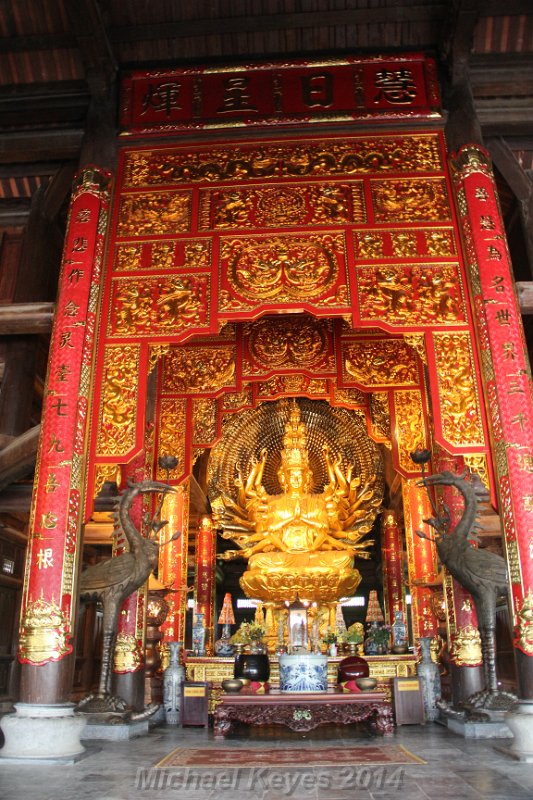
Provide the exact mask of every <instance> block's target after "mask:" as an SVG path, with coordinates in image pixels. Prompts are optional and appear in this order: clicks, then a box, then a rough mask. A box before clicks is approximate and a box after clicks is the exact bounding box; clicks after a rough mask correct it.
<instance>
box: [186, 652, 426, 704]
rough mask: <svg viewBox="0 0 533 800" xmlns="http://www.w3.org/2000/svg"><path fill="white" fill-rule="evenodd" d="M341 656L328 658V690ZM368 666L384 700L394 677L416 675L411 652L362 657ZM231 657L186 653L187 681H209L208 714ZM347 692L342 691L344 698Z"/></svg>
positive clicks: (274, 673)
mask: <svg viewBox="0 0 533 800" xmlns="http://www.w3.org/2000/svg"><path fill="white" fill-rule="evenodd" d="M269 658H270V681H269V682H270V685H271V686H272V687H273V688H277V687H279V661H278V658H277V656H274V655H271V656H269ZM343 658H344V656H339V657H338V658H329V659H328V689H331V690H334V689H335V688H336V686H337V669H338V666H339V662H340V661H342V659H343ZM364 658H365V660H366V661H368V666H369V667H370V675H371V677H372V678H377V682H378V685H377V690H378V691H379V692H383V693H384V694H385V696H386V699H387V700H391V699H392V680H393V678H409V677H411V676H412V675H416V662H417V657H416V655H415V654H414V653H408V654H406V655H388V656H364ZM234 663H235V660H234V659H233V658H220V657H218V656H204V657H201V656H187V659H186V662H185V672H186V676H187V680H188V681H208V682H209V684H210V687H211V688H210V694H209V713H210V714H213V713H214V711H215V708H216V707H217V705H218V703H219V702H220V699H221V698H222V697H224V693H223V691H222V688H221V685H220V684H221V682H222V681H223V680H226V678H233V666H234ZM346 696H347V695H346V694H344V695H343V697H346Z"/></svg>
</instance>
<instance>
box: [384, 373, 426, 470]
mask: <svg viewBox="0 0 533 800" xmlns="http://www.w3.org/2000/svg"><path fill="white" fill-rule="evenodd" d="M393 398H394V417H395V437H394V440H393V442H394V446H395V447H396V448H397V453H398V463H399V466H400V469H402V470H403V471H404V472H405V473H406V474H407V475H409V474H417V473H418V472H419V471H420V467H418V466H417V465H416V464H414V463H413V460H412V458H411V455H410V454H411V453H412V452H413V451H414V450H417V449H419V448H420V449H424V448H426V447H427V446H428V434H427V430H426V421H425V415H424V409H423V406H422V396H421V393H420V391H418V390H416V389H406V390H404V389H400V390H397V391H395V392H394V394H393Z"/></svg>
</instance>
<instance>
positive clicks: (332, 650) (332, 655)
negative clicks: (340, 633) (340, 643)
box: [329, 643, 337, 658]
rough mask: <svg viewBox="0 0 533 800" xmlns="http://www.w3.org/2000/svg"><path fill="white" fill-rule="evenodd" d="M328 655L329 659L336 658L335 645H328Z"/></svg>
mask: <svg viewBox="0 0 533 800" xmlns="http://www.w3.org/2000/svg"><path fill="white" fill-rule="evenodd" d="M329 655H330V657H331V658H337V645H336V644H335V643H333V644H330V646H329Z"/></svg>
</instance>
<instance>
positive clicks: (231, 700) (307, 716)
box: [213, 691, 394, 737]
mask: <svg viewBox="0 0 533 800" xmlns="http://www.w3.org/2000/svg"><path fill="white" fill-rule="evenodd" d="M213 721H214V734H215V736H217V737H220V736H227V735H228V734H229V733H231V731H232V730H233V728H234V726H235V723H236V722H245V723H248V724H249V725H284V726H285V727H287V728H290V729H291V730H292V731H298V732H305V731H310V730H313V728H316V727H318V726H319V725H326V724H328V723H333V724H336V725H350V724H352V723H354V722H362V721H368V722H369V724H370V725H371V727H372V728H373V729H374V730H375V731H376V732H378V733H381V734H390V733H392V732H393V730H394V717H393V713H392V706H391V705H390V703H389V702H388V701H387V700H386V695H385V693H384V692H360V693H353V694H351V693H343V692H335V691H327V692H312V693H311V692H309V693H307V692H305V693H304V692H302V693H300V692H279V691H271V692H269V693H268V694H264V695H257V694H251V693H239V694H226V695H223V696H222V697H221V698H220V702H219V704H218V705H217V707H216V708H215V711H214V715H213Z"/></svg>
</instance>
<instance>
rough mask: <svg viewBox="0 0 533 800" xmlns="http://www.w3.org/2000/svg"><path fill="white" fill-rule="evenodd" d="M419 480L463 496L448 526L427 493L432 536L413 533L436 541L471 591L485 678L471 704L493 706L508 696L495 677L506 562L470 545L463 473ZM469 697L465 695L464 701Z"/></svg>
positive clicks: (469, 502)
mask: <svg viewBox="0 0 533 800" xmlns="http://www.w3.org/2000/svg"><path fill="white" fill-rule="evenodd" d="M422 474H423V473H422ZM421 483H422V484H423V485H424V486H425V487H426V488H427V487H428V486H455V488H456V489H458V490H459V491H460V492H461V494H462V495H463V498H464V511H463V514H462V516H461V519H460V520H459V522H458V523H457V525H456V526H455V528H453V530H450V526H451V519H450V514H449V510H448V508H446V507H445V509H444V513H442V514H440V513H438V512H437V510H436V507H435V505H434V502H433V499H432V498H431V495H430V500H431V505H432V508H433V512H434V514H435V517H432V518H430V519H426V520H424V522H426V523H427V524H428V525H430V526H431V527H432V528H433V529H434V530H435V531H436V534H437V535H436V536H435V537H434V538H433V539H432V537H430V536H427V535H426V534H425V533H423V532H422V531H417V534H418V536H420V537H422V538H424V539H431V540H432V541H434V542H435V543H436V545H437V552H438V554H439V558H440V560H441V562H442V563H443V564H444V565H445V567H446V568H447V569H448V571H449V572H450V574H451V575H453V577H454V578H455V579H456V580H457V581H458V582H459V583H460V584H461V586H463V587H464V588H465V589H466V590H467V591H468V592H470V594H471V595H472V598H473V600H474V603H475V606H476V613H477V618H478V626H479V633H480V636H481V649H482V654H483V669H484V673H485V681H486V689H485V692H481V693H479V694H480V696H479V697H478V698H477V700H476V701H475V702H474V703H473V705H474V706H475V707H476V708H483V707H491V708H494V707H495V706H497V705H498V704H497V703H495V702H494V701H495V699H496V697H497V696H500V697H502V699H504V700H505V698H509V697H512V696H510V695H508V694H507V693H505V692H498V687H497V680H496V646H495V643H496V635H495V632H496V601H497V599H498V597H501V596H506V595H507V593H508V583H507V564H506V562H505V560H504V559H503V558H502V557H501V556H499V555H497V554H496V553H493V552H491V551H490V550H485V549H478V548H475V547H473V546H472V542H471V539H473V538H475V535H474V530H475V527H476V516H477V496H476V493H475V490H474V486H473V485H472V483H471V482H470V481H467V480H465V476H464V475H454V474H453V473H452V472H448V471H444V472H440V473H437V474H435V475H430V476H428V477H425V476H424V477H423V478H422V481H421ZM474 697H476V696H474ZM473 699H474V698H469V701H468V704H470V701H471V700H473ZM512 699H513V700H514V699H515V698H514V697H513V698H512Z"/></svg>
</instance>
